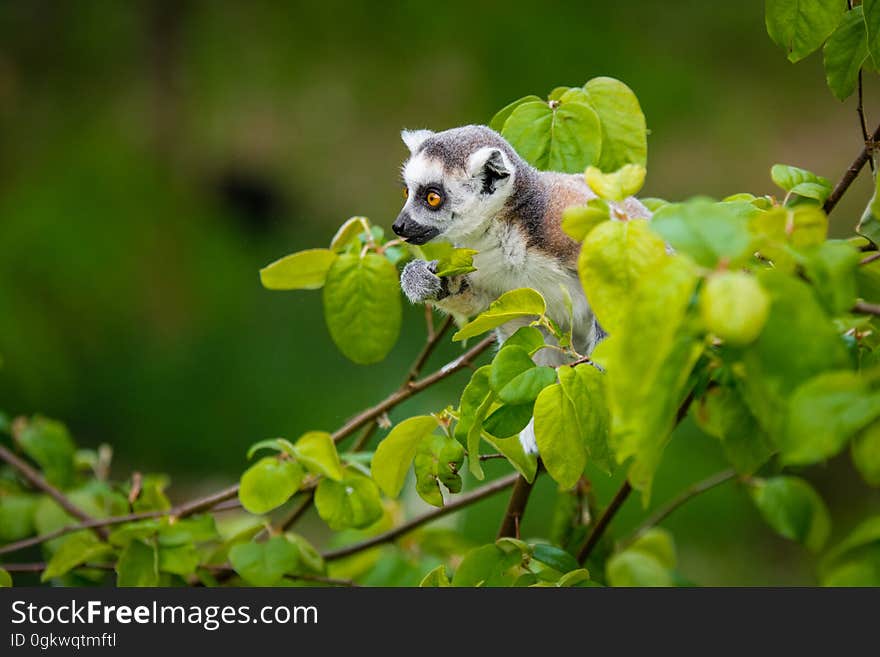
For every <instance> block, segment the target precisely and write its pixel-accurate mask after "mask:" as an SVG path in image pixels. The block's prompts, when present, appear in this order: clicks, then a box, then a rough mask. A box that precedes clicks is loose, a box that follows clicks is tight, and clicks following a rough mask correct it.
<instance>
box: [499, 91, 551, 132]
mask: <svg viewBox="0 0 880 657" xmlns="http://www.w3.org/2000/svg"><path fill="white" fill-rule="evenodd" d="M534 102H538V103H542V102H544V101H543V100H542V99H541V97H540V96H535V95H531V96H525V97H524V98H520V99H518V100H515V101H513V102H512V103H510V104H509V105H505V106H504V107H502V108H501V109H500V110H498V112H497V113H496V114H495V116H493V117H492V120H491V121H489V127H490V128H492V129H493V130H494V131H495V132H501V131H502V130H503V129H504V124H505V123H506V122H507V119H509V118H510V115H511V114H513V110H515V109H516V108H517V107H519V106H520V105H525V104H526V103H534Z"/></svg>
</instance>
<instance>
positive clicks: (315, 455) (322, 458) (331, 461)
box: [293, 431, 342, 481]
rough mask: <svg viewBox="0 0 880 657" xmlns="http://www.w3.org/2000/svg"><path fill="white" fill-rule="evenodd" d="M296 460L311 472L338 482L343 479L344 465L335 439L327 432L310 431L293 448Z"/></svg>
mask: <svg viewBox="0 0 880 657" xmlns="http://www.w3.org/2000/svg"><path fill="white" fill-rule="evenodd" d="M293 453H294V454H295V455H296V459H297V460H298V461H299V462H300V463H301V464H302V465H304V466H305V467H306V469H307V470H308V471H309V472H314V473H315V474H319V475H324V476H325V477H330V478H331V479H335V480H336V481H340V480H341V479H342V464H341V463H340V462H339V454H338V453H337V451H336V445H335V444H334V443H333V437H332V436H331V435H330V434H329V433H327V432H326V431H309V432H307V433H304V434H303V435H302V436H301V437H300V439H299V440H297V441H296V444H295V445H294V446H293Z"/></svg>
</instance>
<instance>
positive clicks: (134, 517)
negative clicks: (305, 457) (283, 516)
mask: <svg viewBox="0 0 880 657" xmlns="http://www.w3.org/2000/svg"><path fill="white" fill-rule="evenodd" d="M236 495H238V486H237V485H235V486H230V487H229V488H224V489H223V490H221V491H218V492H216V493H212V494H211V495H207V496H205V497H200V498H198V499H195V500H192V501H191V502H186V503H184V504H180V505H178V506H176V507H172V508H171V509H168V510H167V511H141V512H139V513H128V514H125V515H121V516H111V517H109V518H89V519H88V520H84V521H83V522H80V523H77V524H75V525H67V526H65V527H61V528H59V529H56V530H55V531H53V532H49V533H47V534H40V535H39V536H32V537H30V538H25V539H22V540H20V541H16V542H14V543H7V544H6V545H2V546H0V554H6V553H8V552H16V551H18V550H23V549H25V548H28V547H31V546H33V545H39V544H40V543H45V542H46V541H51V540H52V539H54V538H58V537H59V536H64V535H65V534H69V533H71V532H77V531H81V530H83V529H97V528H104V527H111V526H113V525H121V524H123V523H126V522H135V521H138V520H150V519H152V518H162V517H165V516H169V517H174V518H186V517H187V516H191V515H194V514H196V513H199V512H200V511H207V510H208V509H212V508H214V507H215V506H216V505H218V504H220V503H222V502H225V501H227V500H229V499H231V498H233V497H235V496H236Z"/></svg>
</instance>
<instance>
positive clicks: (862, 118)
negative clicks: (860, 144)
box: [856, 69, 874, 171]
mask: <svg viewBox="0 0 880 657" xmlns="http://www.w3.org/2000/svg"><path fill="white" fill-rule="evenodd" d="M856 112H857V113H858V115H859V127H860V128H861V129H862V139H863V140H864V142H865V146H867V148H868V165H869V166H870V167H871V171H873V170H874V158H873V157H871V155H872V151H873V150H874V144H872V143H869V142H870V139H871V138H870V137H869V136H868V123H867V122H866V121H865V101H864V90H863V88H862V69H859V104H858V106H857V107H856Z"/></svg>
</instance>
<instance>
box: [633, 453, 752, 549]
mask: <svg viewBox="0 0 880 657" xmlns="http://www.w3.org/2000/svg"><path fill="white" fill-rule="evenodd" d="M735 477H736V470H734V469H733V468H730V469H727V470H722V471H721V472H716V473H715V474H713V475H711V476H709V477H706V478H705V479H703V480H702V481H698V482H697V483H695V484H692V485H690V486H688V487H687V488H686V489H684V490H683V491H682V492H681V493H679V494H678V495H677V496H675V497H674V498H673V499H672V500H670V501H669V502H667V503H666V504H664V505H663V506H661V507H660V508H658V509H657V510H656V511H655V512H654V513H653V514H652V515H651V516H650V517H649V518H648V519H647V520H645V521H644V522H643V523H642V524H641V525H639V526H638V528H637V529H636V530H635V531H634V532H633V533H632V534H631V535H630V537H629V538H627V539H625V540H624V541H622V542H621V544H620V548H621V549H623V548H626V547H628V546H630V545H632V544H633V543H634V542H635V541H636V540H637V539H638V538H640V537H641V536H643V535H644V534H645V533H646V532H647V531H648V530H649V529H651V528H652V527H655V526H656V525H659V524H660V523H661V522H663V521H664V520H666V518H667V517H668V516H670V515H671V514H672V513H673V512H674V511H675V510H676V509H678V507H680V506H682V505H683V504H684V503H685V502H688V501H689V500H691V499H693V498H694V497H696V496H697V495H699V494H701V493H705V492H706V491H707V490H711V489H713V488H715V487H716V486H720V485H721V484H723V483H724V482H726V481H730V480H731V479H734V478H735Z"/></svg>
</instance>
